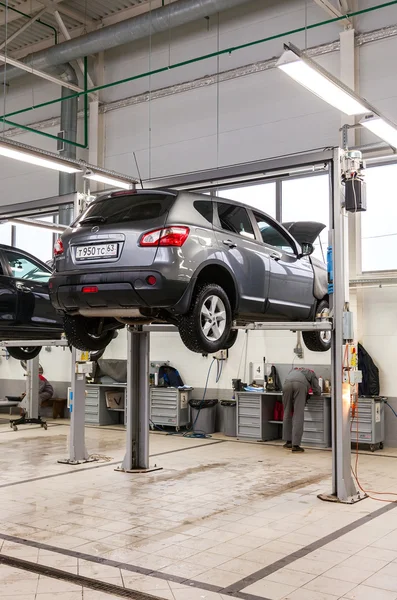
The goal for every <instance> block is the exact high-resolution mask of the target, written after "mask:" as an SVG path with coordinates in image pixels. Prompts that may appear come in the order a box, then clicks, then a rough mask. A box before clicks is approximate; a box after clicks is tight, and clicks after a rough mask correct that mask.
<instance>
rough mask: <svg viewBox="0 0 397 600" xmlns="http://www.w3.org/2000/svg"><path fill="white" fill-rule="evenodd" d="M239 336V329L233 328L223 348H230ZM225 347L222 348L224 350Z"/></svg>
mask: <svg viewBox="0 0 397 600" xmlns="http://www.w3.org/2000/svg"><path fill="white" fill-rule="evenodd" d="M237 336H238V329H232V330H231V331H230V334H229V337H228V338H227V340H226V342H225V345H224V346H223V348H224V349H225V350H229V348H231V347H232V346H234V344H235V343H236V340H237ZM223 348H222V350H223Z"/></svg>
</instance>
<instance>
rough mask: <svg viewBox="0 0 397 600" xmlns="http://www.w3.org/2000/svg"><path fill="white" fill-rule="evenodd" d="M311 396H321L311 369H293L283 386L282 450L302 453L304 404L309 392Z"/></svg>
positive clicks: (315, 376)
mask: <svg viewBox="0 0 397 600" xmlns="http://www.w3.org/2000/svg"><path fill="white" fill-rule="evenodd" d="M310 389H311V390H312V392H313V395H315V396H319V395H321V388H320V386H319V383H318V379H317V375H316V374H315V372H314V371H312V370H311V369H305V368H301V367H295V368H294V369H292V371H290V372H289V373H288V375H287V377H286V380H285V382H284V386H283V406H284V418H283V440H284V441H285V442H286V443H285V444H284V448H290V449H292V452H304V449H303V448H301V441H302V435H303V422H304V411H305V404H306V401H307V399H308V397H309V390H310Z"/></svg>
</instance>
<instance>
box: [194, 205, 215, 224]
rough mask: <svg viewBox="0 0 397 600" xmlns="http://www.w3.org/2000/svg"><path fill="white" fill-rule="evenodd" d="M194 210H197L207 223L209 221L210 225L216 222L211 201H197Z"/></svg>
mask: <svg viewBox="0 0 397 600" xmlns="http://www.w3.org/2000/svg"><path fill="white" fill-rule="evenodd" d="M194 208H195V209H196V210H197V212H199V213H200V215H201V216H202V217H204V219H205V220H206V221H208V223H211V225H212V223H213V222H214V217H213V213H214V211H213V205H212V202H211V200H196V201H195V202H194Z"/></svg>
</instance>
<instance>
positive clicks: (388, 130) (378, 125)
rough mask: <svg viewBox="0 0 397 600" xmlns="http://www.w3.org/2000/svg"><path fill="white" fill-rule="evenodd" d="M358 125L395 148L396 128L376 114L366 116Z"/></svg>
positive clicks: (396, 139) (396, 145) (396, 141)
mask: <svg viewBox="0 0 397 600" xmlns="http://www.w3.org/2000/svg"><path fill="white" fill-rule="evenodd" d="M360 125H362V126H363V127H365V128H366V129H369V131H372V133H374V134H375V135H377V136H378V137H379V138H381V139H382V140H384V141H385V142H387V143H388V144H390V146H393V148H397V127H396V126H395V125H393V124H392V123H389V122H388V121H386V120H385V119H383V118H382V117H380V116H379V115H376V114H372V115H367V116H366V117H364V118H363V119H361V121H360Z"/></svg>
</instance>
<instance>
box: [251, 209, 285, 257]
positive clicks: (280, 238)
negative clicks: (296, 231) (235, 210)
mask: <svg viewBox="0 0 397 600" xmlns="http://www.w3.org/2000/svg"><path fill="white" fill-rule="evenodd" d="M254 217H255V221H256V222H257V224H258V227H259V231H260V234H261V237H262V241H263V242H264V243H265V244H267V245H268V246H274V247H275V248H279V249H280V250H283V251H284V252H289V253H292V254H295V249H294V248H293V246H292V244H291V243H290V241H289V240H288V239H287V238H286V237H285V236H284V235H283V234H282V233H281V232H280V231H279V230H278V229H276V228H275V227H274V226H273V225H272V224H271V223H269V221H268V219H266V218H265V216H264V215H261V214H260V213H257V212H255V211H254Z"/></svg>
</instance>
